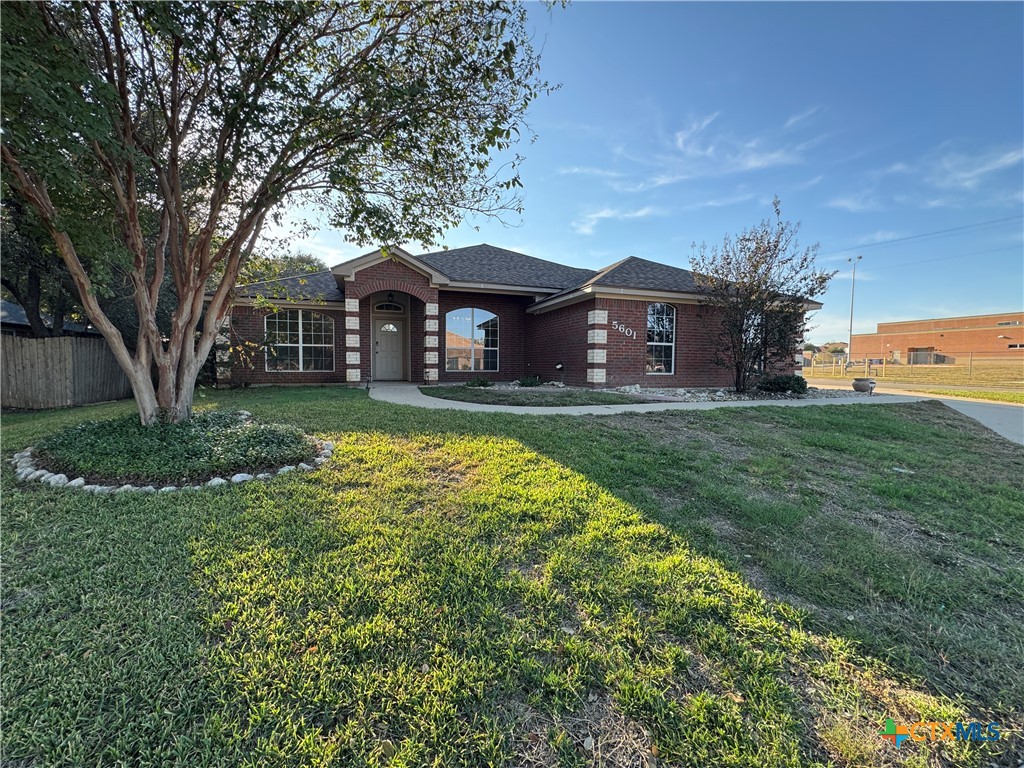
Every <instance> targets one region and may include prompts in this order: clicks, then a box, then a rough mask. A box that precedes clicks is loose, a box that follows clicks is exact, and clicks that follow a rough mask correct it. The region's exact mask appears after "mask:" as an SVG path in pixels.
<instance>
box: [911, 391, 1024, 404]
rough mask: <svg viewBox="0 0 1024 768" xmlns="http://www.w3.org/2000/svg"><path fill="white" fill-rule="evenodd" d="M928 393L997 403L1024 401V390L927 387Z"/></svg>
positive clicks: (926, 392)
mask: <svg viewBox="0 0 1024 768" xmlns="http://www.w3.org/2000/svg"><path fill="white" fill-rule="evenodd" d="M922 391H923V392H924V393H925V394H928V395H944V396H946V397H972V398H974V399H975V400H992V401H994V402H997V403H1024V392H992V391H984V390H974V389H925V390H922Z"/></svg>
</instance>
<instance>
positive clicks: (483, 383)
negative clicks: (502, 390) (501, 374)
mask: <svg viewBox="0 0 1024 768" xmlns="http://www.w3.org/2000/svg"><path fill="white" fill-rule="evenodd" d="M466 386H467V387H491V386H494V382H493V381H491V380H490V379H487V378H484V377H483V376H476V377H475V378H472V379H470V380H469V381H467V382H466Z"/></svg>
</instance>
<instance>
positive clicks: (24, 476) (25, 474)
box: [14, 467, 35, 480]
mask: <svg viewBox="0 0 1024 768" xmlns="http://www.w3.org/2000/svg"><path fill="white" fill-rule="evenodd" d="M34 473H35V470H34V469H32V467H22V468H21V469H19V470H18V471H17V472H15V473H14V474H15V476H16V477H17V478H18V479H19V480H28V478H29V475H32V474H34Z"/></svg>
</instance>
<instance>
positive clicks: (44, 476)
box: [39, 472, 53, 483]
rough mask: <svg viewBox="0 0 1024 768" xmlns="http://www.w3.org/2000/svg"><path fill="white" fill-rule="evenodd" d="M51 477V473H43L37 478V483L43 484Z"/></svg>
mask: <svg viewBox="0 0 1024 768" xmlns="http://www.w3.org/2000/svg"><path fill="white" fill-rule="evenodd" d="M51 477H53V472H43V474H42V475H41V476H40V477H39V482H40V483H45V482H46V481H47V480H49V479H50V478H51Z"/></svg>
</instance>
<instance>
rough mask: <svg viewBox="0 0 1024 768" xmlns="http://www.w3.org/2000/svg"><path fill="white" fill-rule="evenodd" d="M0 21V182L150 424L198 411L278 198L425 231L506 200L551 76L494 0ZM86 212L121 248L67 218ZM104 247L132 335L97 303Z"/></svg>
mask: <svg viewBox="0 0 1024 768" xmlns="http://www.w3.org/2000/svg"><path fill="white" fill-rule="evenodd" d="M0 32H2V37H3V57H4V62H3V63H4V66H3V69H2V72H0V75H2V87H3V94H4V98H3V103H2V141H3V144H2V160H3V168H4V171H5V181H6V183H7V184H8V185H9V187H10V188H11V189H12V190H14V191H15V192H16V193H18V194H19V195H20V196H21V197H22V198H23V199H24V200H25V202H26V203H27V204H29V205H30V206H31V207H32V208H33V210H34V211H35V213H36V216H37V218H38V220H39V222H40V223H41V225H42V226H43V228H44V229H45V231H46V232H47V233H48V235H49V237H50V238H52V240H53V243H54V247H55V249H56V252H57V253H58V254H59V255H60V257H61V259H62V260H63V262H64V264H65V266H66V267H67V270H68V272H69V274H70V276H71V279H72V280H73V282H74V285H75V288H76V290H77V292H78V297H79V300H80V302H81V305H82V307H83V309H84V310H85V312H86V314H87V315H88V317H89V319H90V321H91V322H92V324H93V326H94V327H95V328H96V329H97V330H99V331H100V333H102V334H103V336H104V337H105V338H106V340H107V342H108V343H109V344H110V347H111V349H112V350H113V352H114V355H115V357H116V358H117V360H118V362H119V364H120V365H121V367H122V368H123V369H124V370H125V372H126V373H127V375H128V377H129V379H130V381H131V384H132V389H133V392H134V395H135V399H136V402H137V403H138V408H139V415H140V418H141V420H142V422H143V423H147V424H148V423H154V422H156V421H158V420H161V419H164V420H169V421H182V420H186V419H188V418H189V417H190V416H191V406H192V393H193V388H194V384H195V380H196V376H197V374H198V372H199V370H200V368H201V366H202V365H203V362H204V361H205V360H206V358H207V356H208V354H209V352H210V350H211V348H212V347H213V344H214V342H215V340H216V337H217V334H218V331H219V329H220V327H221V325H222V323H223V321H224V318H225V317H226V316H227V313H228V311H229V309H230V302H231V297H232V287H233V285H234V284H235V281H236V280H237V279H238V277H239V275H240V274H241V271H242V269H243V266H244V264H245V262H246V260H247V258H248V257H249V256H250V255H251V254H252V253H253V251H254V249H256V248H257V246H258V244H259V242H260V236H261V233H262V232H263V230H264V227H265V226H266V224H267V223H268V221H272V220H273V218H274V217H275V216H276V215H279V214H281V213H283V211H284V207H285V206H286V205H289V204H296V205H297V206H299V207H301V208H302V209H305V210H317V209H319V210H320V211H325V212H326V213H327V214H328V219H329V221H330V223H331V224H332V225H334V226H336V227H338V228H340V229H341V230H343V231H344V232H345V233H346V236H347V237H348V238H349V239H350V240H352V241H353V242H357V243H359V244H362V245H370V244H374V245H378V244H384V245H388V244H397V243H401V242H408V241H418V242H421V243H423V244H425V245H429V244H432V243H434V242H435V241H436V239H437V237H438V236H439V235H440V234H441V233H442V232H443V231H445V230H446V229H448V228H449V227H451V226H453V225H455V224H457V223H458V222H459V221H460V220H461V219H462V218H463V216H464V215H465V214H466V213H467V212H470V211H473V212H480V213H484V214H493V215H497V214H500V213H501V212H503V211H507V210H510V209H518V207H519V203H520V198H519V197H518V195H517V188H518V187H519V186H520V185H519V177H518V175H517V170H516V169H517V165H518V161H519V159H520V158H519V157H518V155H513V154H510V153H511V151H512V150H511V148H512V145H513V144H514V142H515V140H516V139H517V138H518V136H519V133H520V131H521V130H523V129H524V128H525V123H524V120H525V115H526V109H527V107H528V105H529V104H530V102H531V101H532V100H533V99H534V98H536V97H537V96H538V95H539V94H540V93H542V92H543V91H545V90H546V89H547V86H546V84H545V83H544V82H543V81H542V80H541V79H540V77H539V60H538V57H537V55H536V54H535V52H534V51H533V49H532V47H531V45H530V40H529V33H528V30H527V26H526V12H525V10H524V9H523V7H522V6H521V5H519V4H518V3H516V2H504V1H501V0H498V1H491V2H481V3H455V4H450V3H443V4H442V3H407V2H382V1H380V0H359V1H358V2H318V3H291V2H287V3H286V2H261V3H216V2H212V3H200V2H189V3H177V2H168V3H145V2H140V3H120V2H111V3H98V2H96V3H93V2H89V3H82V2H73V3H51V2H32V3H16V4H12V5H11V6H10V7H8V8H6V9H5V11H4V22H3V27H2V30H0ZM496 156H498V157H504V158H505V162H504V163H502V164H500V165H498V167H495V165H497V164H495V163H493V160H494V158H495V157H496ZM97 223H100V224H102V225H106V226H107V227H108V228H109V229H110V230H111V231H113V232H114V233H116V236H117V240H118V241H119V247H118V248H111V249H102V250H97V249H94V248H93V247H92V246H93V243H92V241H91V238H89V237H88V236H87V235H82V236H81V237H80V236H79V233H86V232H88V231H89V226H93V225H95V224H97ZM111 264H116V265H117V266H118V267H120V269H121V270H123V272H124V273H126V274H127V275H128V276H129V279H130V283H131V296H132V301H133V303H134V309H135V314H136V316H137V321H138V322H137V334H136V338H135V339H134V343H132V344H129V343H126V340H125V339H124V338H123V337H122V334H121V332H120V331H119V330H118V328H117V326H116V325H115V324H114V323H113V322H111V320H110V318H109V317H108V316H107V314H106V313H105V312H104V310H103V307H102V306H101V303H100V301H99V300H98V295H97V290H96V285H95V282H94V280H95V277H94V275H95V274H96V273H97V272H101V271H103V270H106V269H109V267H110V265H111ZM216 275H219V279H214V280H213V281H212V285H211V278H212V277H214V276H216ZM168 276H169V279H170V281H171V282H172V283H173V296H174V299H173V305H172V307H171V312H170V324H169V328H167V329H165V330H163V331H162V330H161V328H160V325H159V323H158V322H157V317H158V312H159V311H160V304H161V302H164V301H166V294H167V292H166V291H164V292H163V293H162V292H161V286H162V285H163V284H164V282H165V279H167V278H168ZM208 289H209V295H207V296H204V294H205V293H206V291H207V290H208ZM154 370H155V372H156V375H155V377H154ZM154 378H155V380H156V384H155V385H154V383H153V382H154Z"/></svg>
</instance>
